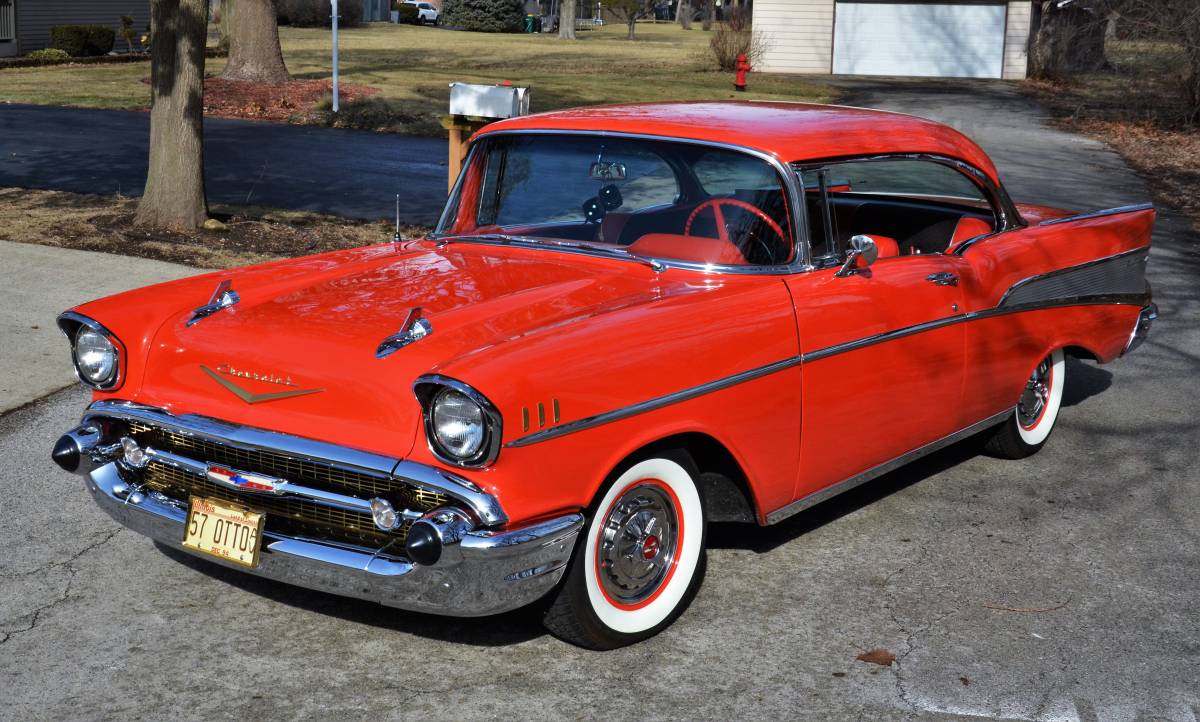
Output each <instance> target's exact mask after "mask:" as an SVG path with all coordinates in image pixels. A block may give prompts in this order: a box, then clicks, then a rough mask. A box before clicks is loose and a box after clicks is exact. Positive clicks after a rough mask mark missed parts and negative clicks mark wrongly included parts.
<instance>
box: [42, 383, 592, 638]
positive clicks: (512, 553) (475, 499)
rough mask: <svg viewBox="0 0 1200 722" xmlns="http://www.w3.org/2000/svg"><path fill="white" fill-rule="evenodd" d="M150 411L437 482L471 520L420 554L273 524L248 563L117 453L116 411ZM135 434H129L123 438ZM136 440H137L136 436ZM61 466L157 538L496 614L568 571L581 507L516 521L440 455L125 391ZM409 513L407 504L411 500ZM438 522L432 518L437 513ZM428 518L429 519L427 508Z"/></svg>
mask: <svg viewBox="0 0 1200 722" xmlns="http://www.w3.org/2000/svg"><path fill="white" fill-rule="evenodd" d="M130 421H140V422H145V423H149V424H153V425H156V426H158V427H161V428H166V429H171V430H175V431H178V432H179V433H183V434H187V435H189V436H193V437H198V438H206V439H210V440H214V441H218V442H220V443H223V444H227V445H231V446H234V447H236V448H240V449H247V450H263V451H270V452H281V453H285V454H290V455H293V456H294V457H297V458H302V459H316V460H320V461H322V462H324V463H329V464H333V465H336V466H338V467H340V468H346V469H351V470H361V471H365V472H369V473H372V474H375V475H378V476H380V477H389V478H393V479H396V480H397V481H398V482H401V483H410V484H417V485H420V486H423V487H425V488H427V489H435V490H437V491H439V492H441V493H443V494H446V495H447V496H449V497H450V498H451V499H453V500H454V502H455V503H456V504H459V505H461V506H460V507H457V509H459V511H456V507H454V506H449V507H444V508H443V509H441V510H436V511H435V512H430V514H427V515H426V517H430V516H434V517H435V518H436V515H437V514H438V513H444V512H453V513H455V514H459V515H460V516H461V517H462V519H463V520H464V522H463V523H462V524H460V525H459V527H456V528H455V529H454V530H452V531H454V532H455V533H454V534H453V535H452V536H453V538H452V539H451V538H445V539H444V542H445V544H446V546H444V548H442V550H441V553H440V554H439V555H438V557H437V558H436V561H434V562H431V563H429V564H425V565H423V564H417V563H414V561H413V560H412V559H411V558H409V557H408V555H407V553H406V552H405V549H404V548H403V547H402V546H395V547H393V546H392V544H387V545H385V546H383V547H382V548H379V549H374V548H366V547H362V546H355V545H351V544H345V543H340V542H336V541H330V540H320V539H313V538H307V537H294V536H288V535H286V534H282V533H280V532H279V531H278V530H276V531H271V530H270V529H267V530H265V531H264V532H263V541H262V551H261V554H260V555H259V563H258V566H257V567H255V568H254V569H250V570H247V569H246V568H245V567H242V566H235V565H232V564H230V563H228V562H225V561H223V560H221V559H219V558H216V557H210V556H208V555H204V554H201V553H198V552H196V551H194V550H192V549H188V548H184V547H183V544H182V542H183V535H184V526H185V519H186V516H187V508H186V503H185V502H184V501H182V500H179V499H174V498H171V497H168V496H166V495H164V494H160V493H158V492H156V491H152V490H150V489H147V488H146V487H145V486H144V485H143V484H142V483H141V481H142V480H141V477H140V475H139V473H138V472H137V471H136V470H134V469H133V468H131V467H129V466H127V463H129V462H128V461H122V460H119V459H118V457H119V456H121V454H122V451H121V450H122V444H121V443H114V442H115V441H116V439H114V438H113V437H114V433H113V432H112V430H111V429H108V425H109V424H111V423H114V422H116V423H124V422H130ZM124 441H125V442H128V441H129V439H125V440H124ZM133 446H135V447H136V444H133ZM140 453H142V454H143V455H144V458H145V459H150V460H154V461H156V462H158V463H161V464H167V465H170V466H174V467H175V468H177V469H180V470H182V471H186V472H189V473H191V474H195V475H197V476H203V475H205V474H206V471H207V469H208V467H207V465H206V463H205V462H203V461H202V460H198V459H189V458H186V457H184V456H180V455H178V454H173V453H169V452H164V451H161V450H156V449H153V448H145V449H141V450H140ZM53 457H54V460H55V461H56V463H58V464H59V466H61V467H63V468H64V469H66V470H68V471H73V472H75V473H77V474H79V475H80V476H83V477H84V479H85V483H86V485H87V488H88V490H89V491H90V492H91V494H92V497H93V498H94V499H95V500H96V503H97V504H98V505H99V506H100V508H101V509H103V510H104V511H105V512H106V513H107V514H108V515H109V516H111V517H112V518H113V519H115V520H117V521H118V522H120V523H121V524H123V525H125V526H126V527H128V528H130V529H132V530H134V531H136V532H138V533H140V534H143V535H145V536H148V537H150V538H151V539H154V540H155V541H157V542H160V543H162V544H165V545H168V546H170V547H172V548H174V549H179V550H180V551H183V552H185V553H187V554H191V555H194V556H199V557H200V558H202V559H205V560H207V561H210V562H212V563H214V564H219V565H221V566H226V567H230V568H234V569H238V570H239V571H245V572H248V573H250V574H254V575H256V576H260V577H265V578H268V579H275V580H278V581H282V582H286V583H289V584H295V585H297V586H301V587H307V588H309V589H316V590H319V591H323V592H329V593H331V594H339V595H342V596H347V597H355V598H358V599H366V600H370V601H374V602H378V603H380V604H384V605H386V606H389V607H396V608H400V609H408V610H413V611H420V612H429V613H433V614H444V615H449V616H458V617H477V616H485V615H488V614H497V613H500V612H505V611H508V610H511V609H516V608H518V607H522V606H524V605H526V604H529V603H531V602H534V601H536V600H537V599H539V598H540V597H542V596H543V595H544V594H546V592H548V591H550V589H552V588H553V587H554V586H555V585H556V584H557V583H558V581H559V580H560V579H561V578H562V575H563V573H564V571H565V569H566V566H567V563H568V562H569V561H570V559H571V553H572V551H573V550H574V547H575V540H576V537H577V536H578V535H579V532H580V530H581V529H582V527H583V516H582V515H581V514H578V513H570V514H564V515H562V516H559V517H556V518H553V519H548V520H544V521H540V522H536V523H533V524H528V525H524V526H515V525H511V524H509V522H508V517H507V515H506V514H505V513H504V510H503V509H502V508H501V507H500V504H499V502H498V500H497V499H496V498H495V497H493V496H491V495H490V494H488V493H486V492H485V491H484V490H483V489H480V488H479V487H477V486H475V485H474V484H472V483H471V482H470V481H468V480H466V479H463V478H462V477H459V476H456V475H454V474H451V473H449V472H445V471H443V470H441V469H437V468H435V467H431V466H426V465H423V464H417V463H414V462H411V461H402V460H397V459H392V458H388V457H383V456H377V455H374V454H369V453H366V452H359V451H355V450H353V449H346V448H343V447H338V446H333V445H330V444H325V443H323V442H319V441H315V440H311V439H303V438H299V437H295V436H290V435H287V434H280V433H278V432H272V431H266V430H261V429H253V428H250V427H244V426H238V425H234V424H229V423H226V422H223V421H219V420H216V419H211V418H207V417H199V416H194V415H183V416H176V415H173V414H171V413H169V412H166V411H163V410H162V409H157V408H153V407H149V406H144V405H140V404H135V403H131V402H124V401H100V402H96V403H94V404H92V405H91V406H90V407H89V408H88V410H87V412H86V413H85V414H84V417H83V423H82V424H81V425H80V426H78V427H76V428H74V429H72V430H70V431H68V432H67V433H66V434H64V435H63V437H62V438H61V439H59V442H58V444H56V445H55V448H54V452H53ZM277 481H278V482H280V483H279V488H277V489H274V490H272V491H271V492H270V493H277V494H283V495H287V496H293V497H296V498H301V499H304V500H306V501H307V502H309V503H314V504H320V505H325V506H328V507H334V508H341V509H348V510H350V511H357V512H361V513H369V511H370V504H369V502H368V501H366V500H364V499H360V498H358V497H354V496H349V495H345V494H337V493H333V492H330V491H325V490H322V489H316V488H311V487H306V486H300V485H294V484H292V483H290V482H287V481H285V480H282V479H281V480H277ZM404 513H405V514H407V513H409V512H407V511H405V512H404ZM431 522H434V520H432V519H431ZM420 523H422V524H424V523H426V522H425V521H424V520H423V521H421V522H420Z"/></svg>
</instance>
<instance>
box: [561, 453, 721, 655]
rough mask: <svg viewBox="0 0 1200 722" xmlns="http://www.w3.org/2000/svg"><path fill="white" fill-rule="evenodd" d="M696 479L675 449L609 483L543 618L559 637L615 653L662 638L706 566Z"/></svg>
mask: <svg viewBox="0 0 1200 722" xmlns="http://www.w3.org/2000/svg"><path fill="white" fill-rule="evenodd" d="M697 476H698V472H697V470H696V468H695V464H694V463H693V462H692V460H691V458H690V457H689V456H688V455H687V454H685V453H683V452H678V451H676V452H667V453H660V454H656V455H654V456H653V457H652V458H646V459H643V460H641V461H638V462H636V463H634V464H632V465H630V466H628V467H627V468H626V469H625V470H624V471H622V472H620V473H619V474H618V475H617V476H616V479H614V480H613V481H612V482H611V483H610V484H609V485H608V486H607V488H606V489H605V490H604V491H603V492H602V493H601V494H600V495H599V499H598V500H597V501H596V502H595V504H594V506H593V508H592V509H591V513H590V514H589V521H588V525H587V527H586V529H585V532H584V534H583V535H582V536H581V537H580V540H579V547H578V548H576V550H575V555H574V558H573V559H572V561H571V566H570V569H569V570H568V571H567V575H566V578H565V579H564V581H563V583H562V585H561V586H560V587H559V589H558V591H557V594H556V596H555V597H554V599H553V601H552V602H551V604H550V606H549V607H548V609H547V610H546V613H545V616H544V617H543V623H544V624H545V625H546V628H547V629H549V630H550V632H551V633H552V634H554V636H556V637H558V638H560V639H563V640H565V641H567V642H571V643H572V644H577V645H579V646H581V647H586V648H588V649H616V648H617V647H624V646H626V645H628V644H633V643H634V642H639V641H641V640H643V639H647V638H649V637H652V636H654V635H655V634H658V633H659V632H660V631H662V630H663V629H665V628H666V627H668V626H669V625H670V624H671V623H672V622H673V621H675V619H676V618H677V617H679V615H680V614H682V613H683V611H684V610H685V609H687V606H688V604H690V603H691V601H692V598H693V597H695V596H696V592H697V591H698V590H699V589H700V584H701V582H702V581H703V579H704V569H705V550H704V539H705V532H706V524H705V516H704V501H703V498H702V497H701V495H700V489H699V487H698V486H697V484H696V481H695V480H696V478H697Z"/></svg>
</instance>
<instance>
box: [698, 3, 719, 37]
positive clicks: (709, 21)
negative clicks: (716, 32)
mask: <svg viewBox="0 0 1200 722" xmlns="http://www.w3.org/2000/svg"><path fill="white" fill-rule="evenodd" d="M701 1H702V2H703V3H704V20H703V21H702V22H701V24H700V27H701V28H703V29H704V30H712V26H713V15H715V14H716V12H717V8H716V4H717V3H716V0H701Z"/></svg>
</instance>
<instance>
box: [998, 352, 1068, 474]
mask: <svg viewBox="0 0 1200 722" xmlns="http://www.w3.org/2000/svg"><path fill="white" fill-rule="evenodd" d="M1066 371H1067V365H1066V357H1065V355H1064V354H1063V352H1062V350H1061V349H1059V350H1057V351H1054V352H1053V353H1051V354H1050V355H1049V356H1047V357H1046V358H1044V359H1042V361H1041V362H1040V363H1038V365H1037V367H1035V368H1034V370H1033V372H1032V373H1031V374H1030V376H1029V379H1028V380H1027V381H1026V382H1025V388H1024V389H1023V390H1022V392H1021V397H1020V398H1019V399H1018V400H1017V404H1016V406H1014V407H1013V413H1012V416H1010V417H1009V418H1008V419H1007V420H1006V421H1005V422H1004V423H1003V424H1001V425H1000V426H998V427H997V428H996V430H995V432H994V433H993V435H992V437H991V438H990V439H989V440H988V442H987V451H988V452H989V453H991V454H992V455H994V456H999V457H1002V458H1006V459H1023V458H1025V457H1026V456H1030V455H1032V454H1035V453H1037V451H1038V450H1039V449H1041V448H1042V446H1043V445H1045V443H1046V440H1047V439H1048V438H1050V432H1051V431H1053V430H1054V423H1055V421H1057V420H1058V412H1059V409H1060V408H1061V407H1062V395H1063V387H1064V386H1065V385H1066Z"/></svg>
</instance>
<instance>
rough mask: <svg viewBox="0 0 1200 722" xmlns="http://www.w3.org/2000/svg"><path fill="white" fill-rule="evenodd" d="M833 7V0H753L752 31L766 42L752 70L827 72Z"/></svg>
mask: <svg viewBox="0 0 1200 722" xmlns="http://www.w3.org/2000/svg"><path fill="white" fill-rule="evenodd" d="M833 10H834V0H755V3H754V31H755V32H756V33H759V34H760V35H761V36H762V37H763V38H764V40H765V41H766V44H767V50H766V52H765V53H763V57H762V59H761V60H760V61H759V63H758V67H757V68H756V70H762V71H764V72H768V73H828V72H830V71H831V70H832V62H833Z"/></svg>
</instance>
